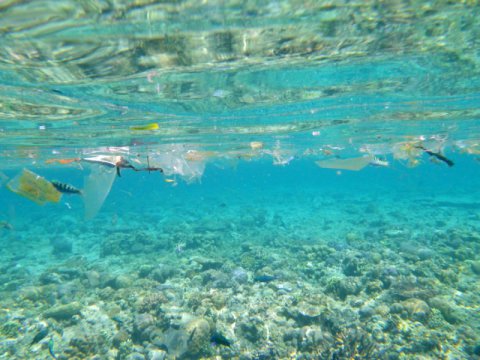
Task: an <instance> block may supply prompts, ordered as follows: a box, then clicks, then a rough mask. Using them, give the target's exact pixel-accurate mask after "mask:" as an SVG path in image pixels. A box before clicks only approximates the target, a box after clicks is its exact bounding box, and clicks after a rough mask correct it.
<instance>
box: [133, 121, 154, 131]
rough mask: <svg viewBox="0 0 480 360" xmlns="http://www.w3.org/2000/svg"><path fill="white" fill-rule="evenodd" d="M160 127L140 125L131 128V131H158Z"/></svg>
mask: <svg viewBox="0 0 480 360" xmlns="http://www.w3.org/2000/svg"><path fill="white" fill-rule="evenodd" d="M158 129H159V126H158V124H157V123H152V124H148V125H138V126H132V127H130V130H136V131H142V130H158Z"/></svg>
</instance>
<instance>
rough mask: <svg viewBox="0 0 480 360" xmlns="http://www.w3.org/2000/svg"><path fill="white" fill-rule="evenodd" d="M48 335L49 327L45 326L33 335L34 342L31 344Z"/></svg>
mask: <svg viewBox="0 0 480 360" xmlns="http://www.w3.org/2000/svg"><path fill="white" fill-rule="evenodd" d="M47 335H48V327H46V326H44V327H42V329H41V330H40V331H39V332H38V333H37V335H35V336H34V337H33V340H32V342H31V343H30V345H33V344H36V343H38V342H39V341H40V340H42V339H43V338H44V337H45V336H47Z"/></svg>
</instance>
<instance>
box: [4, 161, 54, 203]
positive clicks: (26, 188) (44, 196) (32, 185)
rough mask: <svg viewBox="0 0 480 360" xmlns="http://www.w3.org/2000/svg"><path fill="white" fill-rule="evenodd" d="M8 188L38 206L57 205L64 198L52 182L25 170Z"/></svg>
mask: <svg viewBox="0 0 480 360" xmlns="http://www.w3.org/2000/svg"><path fill="white" fill-rule="evenodd" d="M7 188H8V189H9V190H10V191H12V192H14V193H16V194H18V195H20V196H23V197H24V198H27V199H29V200H31V201H33V202H35V203H36V204H38V205H44V204H45V203H47V202H54V203H57V202H59V201H60V198H61V197H62V194H61V192H60V191H58V190H57V189H55V187H54V186H53V185H52V183H51V182H50V181H48V180H46V179H45V178H43V177H41V176H40V175H37V174H35V173H34V172H32V171H30V170H27V169H23V171H22V172H21V173H20V174H18V175H17V176H15V177H14V178H13V179H12V180H10V181H9V182H8V184H7Z"/></svg>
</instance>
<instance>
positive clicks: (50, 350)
mask: <svg viewBox="0 0 480 360" xmlns="http://www.w3.org/2000/svg"><path fill="white" fill-rule="evenodd" d="M54 346H55V343H54V341H53V336H50V340H48V352H49V353H50V355H51V356H52V358H54V359H55V360H57V355H55V352H54V351H53V347H54Z"/></svg>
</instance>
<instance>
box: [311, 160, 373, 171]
mask: <svg viewBox="0 0 480 360" xmlns="http://www.w3.org/2000/svg"><path fill="white" fill-rule="evenodd" d="M372 160H373V157H372V156H361V157H356V158H350V159H327V160H319V161H316V162H315V163H316V164H317V165H318V166H320V167H321V168H326V169H342V170H351V171H359V170H362V169H363V168H364V167H366V166H367V165H368V164H370V163H371V161H372Z"/></svg>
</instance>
